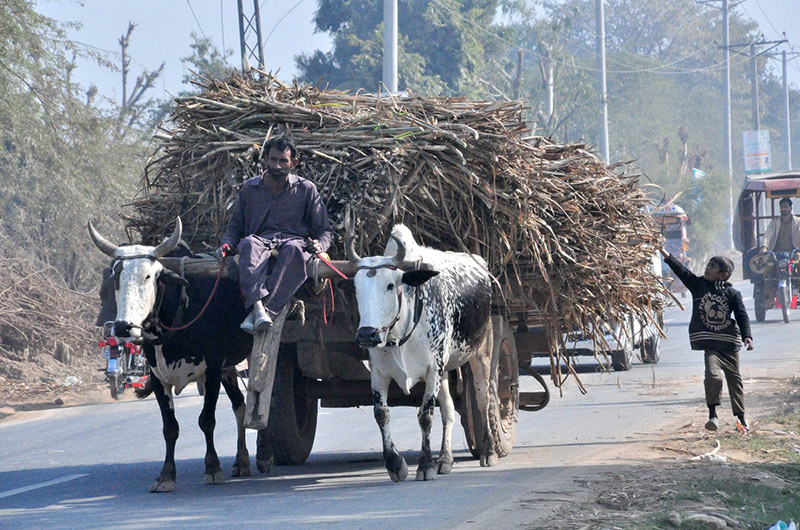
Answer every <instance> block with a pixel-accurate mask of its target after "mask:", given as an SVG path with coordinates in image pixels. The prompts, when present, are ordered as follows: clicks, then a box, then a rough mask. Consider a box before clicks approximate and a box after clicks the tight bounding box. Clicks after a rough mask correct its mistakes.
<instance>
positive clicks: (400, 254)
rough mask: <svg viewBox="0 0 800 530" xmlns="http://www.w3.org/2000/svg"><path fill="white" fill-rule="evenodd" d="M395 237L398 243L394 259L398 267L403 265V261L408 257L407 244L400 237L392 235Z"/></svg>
mask: <svg viewBox="0 0 800 530" xmlns="http://www.w3.org/2000/svg"><path fill="white" fill-rule="evenodd" d="M391 238H392V239H394V242H395V243H397V252H395V254H394V257H393V258H392V261H394V262H395V263H396V264H397V266H398V267H402V266H403V261H404V260H405V259H406V244H405V243H403V242H402V241H401V240H400V238H399V237H397V236H394V235H393V236H391Z"/></svg>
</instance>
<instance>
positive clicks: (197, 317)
mask: <svg viewBox="0 0 800 530" xmlns="http://www.w3.org/2000/svg"><path fill="white" fill-rule="evenodd" d="M226 257H227V256H222V260H220V263H219V272H218V273H217V281H216V282H214V288H213V289H211V294H210V295H208V300H206V305H204V306H203V309H201V310H200V313H198V315H197V316H196V317H194V318H193V319H192V321H191V322H189V323H188V324H185V325H183V326H179V327H177V328H171V327H169V326H166V325H164V323H163V322H161V323H160V325H161V327H162V328H164V329H166V330H167V331H180V330H182V329H186V328H188V327H189V326H191V325H192V324H194V323H195V322H197V320H198V319H199V318H200V317H201V316H203V313H205V312H206V309H208V304H210V303H211V299H212V298H214V293H216V292H217V286H218V285H219V280H220V278H222V271H223V270H224V269H225V258H226Z"/></svg>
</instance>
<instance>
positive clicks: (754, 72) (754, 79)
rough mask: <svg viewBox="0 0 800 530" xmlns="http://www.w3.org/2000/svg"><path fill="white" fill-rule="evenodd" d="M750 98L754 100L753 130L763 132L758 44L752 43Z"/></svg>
mask: <svg viewBox="0 0 800 530" xmlns="http://www.w3.org/2000/svg"><path fill="white" fill-rule="evenodd" d="M750 97H751V98H752V99H753V130H754V131H760V130H761V120H760V119H759V116H758V65H757V64H756V43H755V42H751V43H750Z"/></svg>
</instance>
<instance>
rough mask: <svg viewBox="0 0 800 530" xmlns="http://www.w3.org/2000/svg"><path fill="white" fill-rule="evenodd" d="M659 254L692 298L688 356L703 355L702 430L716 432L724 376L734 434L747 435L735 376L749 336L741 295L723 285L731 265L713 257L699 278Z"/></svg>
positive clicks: (740, 389)
mask: <svg viewBox="0 0 800 530" xmlns="http://www.w3.org/2000/svg"><path fill="white" fill-rule="evenodd" d="M661 254H662V255H663V256H664V260H665V261H666V263H667V265H669V266H670V268H671V269H672V270H673V271H674V272H675V275H676V276H677V277H678V279H679V280H680V281H681V282H683V284H684V285H685V286H686V287H687V288H688V289H689V291H691V293H692V319H691V321H690V322H689V342H690V344H691V347H692V349H693V350H705V364H706V371H705V381H704V384H705V390H706V404H707V405H708V421H707V422H706V429H708V430H709V431H716V430H717V429H718V428H719V420H718V419H717V407H718V406H719V405H720V401H721V399H722V376H723V375H724V376H725V379H727V381H728V394H730V398H731V408H732V409H733V414H734V416H736V418H737V420H736V429H737V430H738V431H739V432H741V433H743V434H746V433H747V432H748V427H747V422H746V421H745V418H744V386H743V385H742V376H741V374H740V373H739V349H740V348H741V347H742V343H744V344H745V345H746V346H747V349H748V350H752V349H753V335H752V334H751V333H750V319H749V318H748V317H747V310H746V309H745V308H744V303H743V302H742V293H740V292H739V291H737V290H736V289H734V288H733V286H732V285H731V284H730V283H728V282H727V280H728V278H730V277H731V273H733V262H732V261H731V260H729V259H728V258H726V257H724V256H714V257H713V258H711V259H710V260H708V265H706V270H705V272H704V273H703V276H702V277H700V276H697V275H696V274H693V273H692V271H690V270H689V269H687V268H686V267H685V266H684V265H683V264H682V263H681V262H680V261H678V260H677V259H675V258H674V257H673V256H671V255H670V253H669V252H667V251H666V250H664V249H663V248H662V249H661ZM731 316H733V318H731ZM737 324H738V325H737ZM740 336H741V338H740Z"/></svg>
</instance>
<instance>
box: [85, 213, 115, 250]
mask: <svg viewBox="0 0 800 530" xmlns="http://www.w3.org/2000/svg"><path fill="white" fill-rule="evenodd" d="M89 235H90V236H92V241H94V244H95V245H97V248H99V249H100V250H101V251H102V252H103V254H108V255H109V256H112V257H113V256H114V255H115V254H116V253H117V249H119V247H118V246H117V245H115V244H114V243H112V242H111V241H109V240H108V239H106V238H104V237H103V236H101V235H100V233H99V232H98V231H97V230H95V228H94V225H93V224H92V222H91V221H89Z"/></svg>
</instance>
